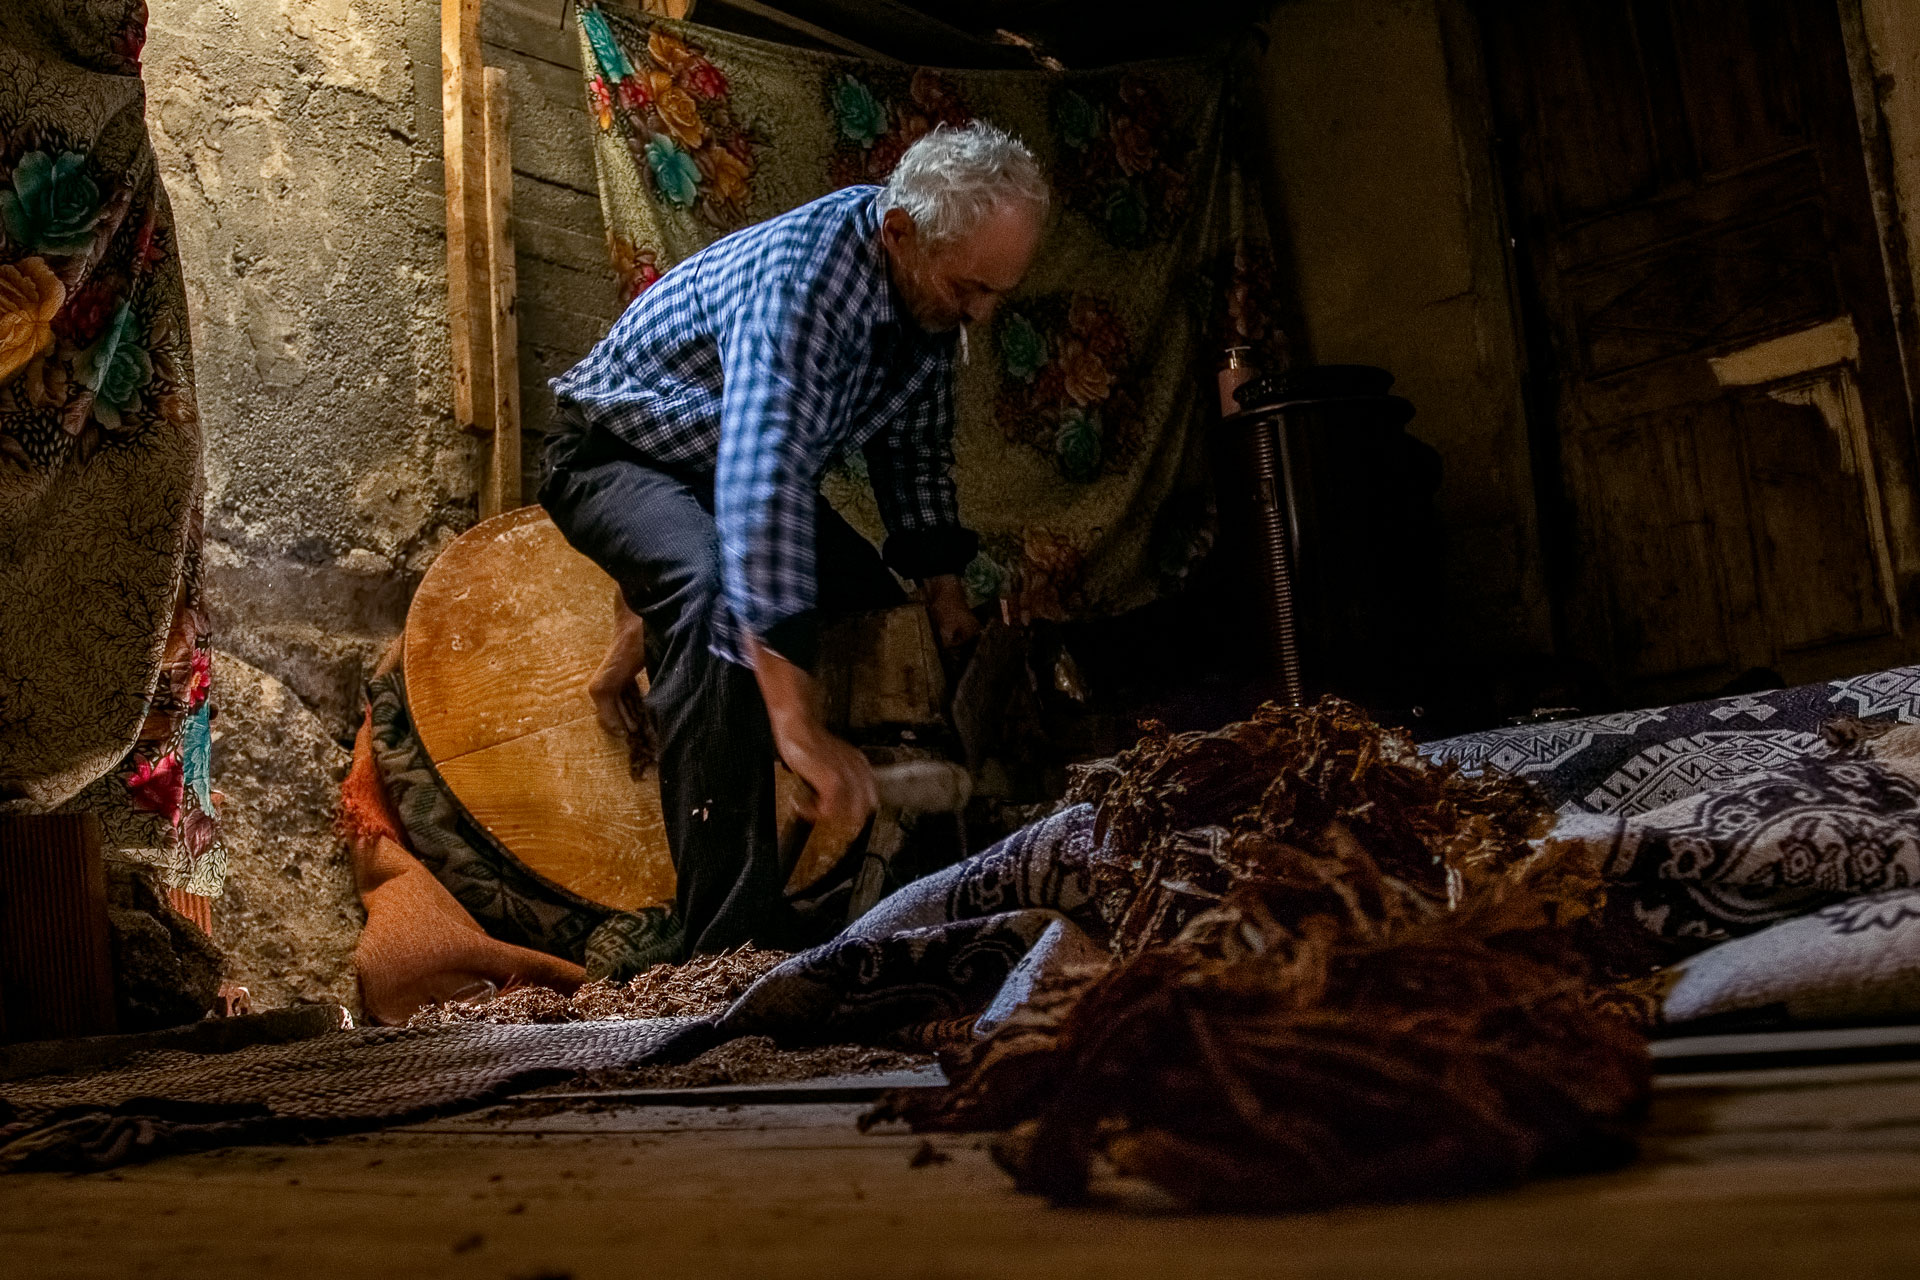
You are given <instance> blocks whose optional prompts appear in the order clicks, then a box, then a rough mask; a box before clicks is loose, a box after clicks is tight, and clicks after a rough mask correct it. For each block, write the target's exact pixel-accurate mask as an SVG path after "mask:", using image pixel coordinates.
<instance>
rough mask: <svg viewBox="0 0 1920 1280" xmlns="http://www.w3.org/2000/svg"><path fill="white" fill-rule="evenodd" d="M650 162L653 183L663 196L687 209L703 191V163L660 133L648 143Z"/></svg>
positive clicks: (648, 159) (648, 158)
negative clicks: (701, 168) (698, 163)
mask: <svg viewBox="0 0 1920 1280" xmlns="http://www.w3.org/2000/svg"><path fill="white" fill-rule="evenodd" d="M647 164H648V165H649V166H650V167H651V168H652V169H653V182H654V185H655V186H657V187H659V188H660V194H661V196H662V197H664V198H665V199H667V200H669V201H671V202H672V203H674V204H677V205H679V206H680V207H681V208H683V209H684V208H687V207H689V206H690V205H692V204H693V201H694V197H696V196H698V195H699V194H700V166H699V165H697V164H695V163H694V162H693V157H692V156H690V155H688V154H687V153H686V152H684V151H682V150H681V149H680V148H678V147H676V146H674V145H673V140H672V139H671V138H669V137H667V135H666V134H664V133H659V134H655V135H654V137H653V141H651V142H649V143H647Z"/></svg>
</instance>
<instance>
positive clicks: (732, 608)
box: [540, 123, 1048, 952]
mask: <svg viewBox="0 0 1920 1280" xmlns="http://www.w3.org/2000/svg"><path fill="white" fill-rule="evenodd" d="M1047 199H1048V196H1047V189H1046V185H1045V183H1044V181H1043V179H1042V177H1041V175H1040V172H1039V169H1038V167H1037V166H1036V165H1035V163H1034V161H1033V157H1032V156H1031V155H1030V154H1028V152H1027V150H1026V148H1025V147H1023V146H1022V145H1021V144H1020V143H1019V142H1017V141H1015V140H1014V139H1013V138H1012V137H1010V136H1009V135H1007V134H1006V133H1004V132H1002V131H1001V130H999V129H996V128H994V127H992V126H990V125H987V124H983V123H976V124H972V125H969V126H967V127H965V128H960V129H953V128H946V127H942V128H939V129H936V130H935V131H934V132H933V133H931V134H928V135H927V136H926V137H924V138H922V139H920V140H919V141H918V142H916V143H915V144H914V145H913V146H912V147H910V148H908V150H907V152H906V154H905V155H904V156H902V157H901V159H900V163H899V165H898V166H897V167H896V168H895V170H894V172H893V175H892V177H891V178H890V179H889V181H888V183H887V185H886V186H885V187H884V188H875V187H849V188H846V189H844V190H841V191H836V192H834V193H833V194H832V195H828V196H825V197H822V198H821V199H819V200H816V201H814V202H813V203H811V204H808V205H804V206H802V207H801V208H798V209H795V210H793V211H792V212H791V213H787V214H783V215H781V216H780V217H777V218H773V219H770V220H769V221H766V222H763V223H760V224H758V225H756V226H752V227H748V228H747V229H745V230H743V231H739V232H736V233H735V234H733V235H731V236H728V237H727V238H726V239H724V240H721V241H719V242H717V243H716V244H713V245H711V246H710V247H708V248H707V249H704V250H702V251H701V252H700V253H697V254H695V255H694V256H693V257H691V258H688V259H687V260H686V261H685V262H682V263H680V264H679V265H678V266H676V267H674V268H673V270H671V271H669V272H667V274H666V275H665V276H663V277H662V278H661V279H660V280H659V281H658V282H657V283H655V284H654V285H653V287H652V288H650V289H649V290H647V291H646V292H645V293H643V294H641V295H640V297H638V298H637V299H635V300H634V302H633V304H632V305H631V306H629V307H628V308H627V310H626V313H625V314H624V315H622V316H621V317H620V320H619V321H618V322H617V323H616V324H615V325H614V327H613V331H612V332H611V333H610V334H608V335H607V337H606V339H605V340H603V341H602V342H601V343H600V344H599V345H598V346H597V347H595V348H594V349H593V351H592V353H591V354H589V355H588V356H587V358H586V359H585V360H583V361H582V362H581V363H580V364H579V365H578V366H576V367H575V368H573V369H572V370H570V371H569V372H568V373H567V374H565V375H564V376H562V377H560V378H556V379H554V381H553V389H554V396H555V401H556V416H557V419H558V421H557V423H556V428H555V434H554V437H553V439H552V442H551V443H550V445H549V446H548V455H547V459H548V469H549V470H548V478H547V481H546V483H545V484H544V485H543V486H542V488H541V492H540V501H541V503H542V505H544V506H545V507H546V509H547V510H548V511H549V512H550V513H551V514H552V516H553V519H554V522H555V524H557V525H558V526H559V527H560V530H561V531H562V532H563V533H564V534H565V535H566V537H567V540H568V541H569V542H571V543H572V544H573V545H574V546H575V547H576V548H578V549H579V550H580V551H581V552H582V553H584V554H585V555H587V556H588V557H590V558H591V559H593V560H594V562H595V563H597V564H599V565H600V566H601V567H602V568H604V569H606V571H607V572H608V573H609V574H610V575H612V577H613V579H614V581H615V582H617V583H618V584H619V586H620V591H621V594H622V596H623V597H624V600H625V602H626V604H627V606H628V607H629V608H630V609H631V611H632V613H631V614H629V615H628V617H629V619H632V618H633V615H637V619H634V620H631V621H625V622H623V624H622V626H621V628H620V633H619V635H617V636H616V638H615V641H614V645H613V649H612V651H611V652H610V653H609V654H608V656H607V661H606V663H605V665H604V666H603V667H602V669H601V671H600V673H599V674H598V676H596V678H595V680H594V687H593V694H594V697H595V701H596V703H597V704H598V705H599V707H600V710H601V719H602V721H603V723H607V724H608V726H609V727H610V728H613V727H625V728H626V729H628V730H634V729H638V728H639V727H640V726H639V724H638V723H637V722H636V721H635V720H634V718H633V711H632V710H631V709H630V707H629V706H628V705H627V703H628V702H630V699H625V698H623V693H624V692H625V691H628V690H631V689H632V687H633V678H634V676H636V675H637V674H638V672H639V671H640V669H641V665H642V663H643V662H644V664H645V667H646V669H647V671H648V673H649V677H650V692H649V694H648V698H647V706H648V711H649V712H650V714H651V718H652V721H653V726H654V728H655V730H656V732H657V735H658V748H659V762H660V793H661V803H662V807H663V810H664V813H665V818H666V826H667V840H668V844H669V846H670V848H671V850H672V854H673V864H674V870H675V873H676V875H677V877H678V880H679V892H678V901H677V904H676V913H677V915H678V918H679V922H680V924H681V926H682V927H683V928H684V930H685V949H686V950H688V951H693V952H702V951H715V950H720V949H722V948H726V947H731V946H736V945H738V944H740V943H742V942H746V941H749V940H754V939H761V940H769V939H771V940H774V941H778V939H779V934H780V917H781V902H782V900H781V891H782V887H783V886H782V876H781V868H780V864H779V854H778V849H777V847H776V840H775V834H774V809H773V768H772V765H773V757H774V755H775V753H776V752H777V753H778V754H779V757H780V759H781V760H783V761H785V762H786V765H787V767H788V768H790V769H791V770H793V772H794V773H796V774H798V775H799V776H800V777H801V778H802V779H804V780H805V781H806V782H807V783H809V784H810V785H811V787H812V789H813V792H814V796H815V799H814V801H813V810H814V811H813V813H812V814H811V815H810V816H812V817H814V818H816V820H819V821H822V822H832V823H834V824H835V825H836V826H838V825H843V824H844V825H845V826H848V827H852V826H857V825H858V823H859V822H860V821H862V820H863V819H864V818H865V817H866V815H867V814H868V813H870V812H871V811H872V810H873V807H874V802H875V796H874V780H873V771H872V769H871V768H870V767H869V765H868V763H867V760H866V758H865V757H864V756H863V755H861V753H860V752H859V751H858V750H857V749H856V748H855V747H853V746H852V745H851V744H850V743H848V742H846V741H844V740H842V739H840V738H838V737H836V736H835V735H834V734H832V733H831V732H829V731H828V730H827V729H826V727H825V726H824V725H822V723H821V722H820V719H819V712H818V701H817V699H816V698H815V696H814V690H813V681H812V677H811V675H810V674H809V672H810V669H811V668H812V666H813V664H814V658H815V650H816V647H817V645H818V631H819V618H820V616H821V615H822V614H823V613H831V612H836V611H844V610H850V609H856V608H862V607H868V608H870V607H876V606H878V605H884V604H886V603H888V602H889V597H891V600H893V601H897V600H898V599H900V595H899V587H898V584H897V583H896V582H895V581H894V580H893V578H892V576H891V575H890V574H888V573H887V572H886V570H885V568H884V567H883V565H882V560H881V557H880V556H877V555H876V554H875V552H874V549H873V547H872V546H871V545H869V544H868V543H867V542H866V540H865V539H863V538H861V537H860V535H859V534H857V533H855V532H854V531H853V530H852V529H851V528H850V527H849V526H847V525H846V524H845V523H844V522H843V521H841V520H840V518H839V517H838V516H837V515H835V514H834V513H833V511H832V510H831V509H830V508H829V507H828V506H827V504H826V502H825V500H824V499H823V498H822V497H821V496H820V491H819V486H820V479H821V476H822V473H823V472H824V471H825V470H826V468H827V467H828V466H829V465H830V464H831V463H832V462H833V461H834V460H835V459H837V458H838V457H840V456H841V455H842V454H843V453H845V452H846V451H847V450H849V449H852V448H861V449H863V451H864V453H865V455H866V459H867V468H868V473H869V475H870V476H871V477H872V480H873V488H874V496H875V498H876V499H877V500H878V502H879V505H880V512H881V515H882V517H883V519H884V520H885V522H886V525H887V529H888V537H887V540H886V545H885V548H884V562H885V565H887V566H891V567H892V569H893V570H895V571H896V572H898V573H899V574H900V575H901V576H903V577H906V578H910V579H915V580H918V581H919V582H920V583H921V584H923V588H924V591H923V594H924V597H925V600H926V602H927V608H928V610H929V612H930V614H931V616H932V620H933V623H934V628H935V631H936V633H937V634H938V636H939V638H940V641H941V643H942V644H943V645H948V646H951V645H955V644H959V643H962V642H964V641H966V640H967V639H969V638H971V637H972V635H973V634H974V632H975V630H976V629H977V624H976V622H975V620H974V618H973V615H972V614H971V613H970V612H969V611H968V609H967V601H966V593H965V591H964V590H963V588H962V587H961V585H960V580H959V576H958V575H959V572H960V571H961V569H963V568H964V567H965V565H966V564H967V562H968V561H969V560H971V559H972V557H973V554H974V551H975V548H976V544H977V539H976V538H975V537H974V535H973V534H972V533H971V532H969V531H968V530H966V529H965V528H963V527H962V526H961V524H960V520H959V511H958V507H957V504H956V502H955V497H954V490H953V481H952V479H951V477H950V476H949V475H948V470H949V468H950V466H951V464H952V458H953V455H952V445H951V437H952V432H953V421H954V409H953V360H954V352H955V347H956V345H958V344H963V343H964V341H965V332H964V329H965V326H967V325H969V324H977V323H979V322H981V321H984V320H985V319H987V318H988V317H989V316H990V315H991V314H992V313H993V309H994V307H995V305H996V304H997V303H998V302H999V301H1000V299H1002V298H1003V297H1005V296H1006V295H1007V294H1008V293H1009V292H1010V291H1012V290H1013V289H1014V287H1015V286H1017V285H1018V284H1019V283H1020V280H1021V278H1022V277H1023V276H1024V275H1025V274H1026V271H1027V267H1028V264H1029V263H1030V262H1031V261H1032V259H1033V254H1034V250H1035V248H1036V247H1037V246H1038V244H1039V240H1040V234H1041V226H1042V223H1043V221H1044V218H1045V213H1046V206H1047ZM642 637H644V641H643V640H642ZM643 645H644V652H643Z"/></svg>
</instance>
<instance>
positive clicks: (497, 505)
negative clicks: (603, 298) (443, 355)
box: [480, 67, 520, 519]
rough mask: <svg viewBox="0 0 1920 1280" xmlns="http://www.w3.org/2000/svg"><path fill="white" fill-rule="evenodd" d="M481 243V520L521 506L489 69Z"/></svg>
mask: <svg viewBox="0 0 1920 1280" xmlns="http://www.w3.org/2000/svg"><path fill="white" fill-rule="evenodd" d="M485 97H486V101H485V104H484V108H485V110H484V117H485V121H486V155H487V170H486V195H487V201H486V209H487V223H486V241H487V285H488V289H487V297H488V308H489V330H490V332H491V334H492V339H493V362H492V371H493V442H492V448H491V449H490V450H489V451H488V457H487V477H486V483H485V484H483V485H482V486H481V491H480V515H481V518H483V519H484V518H486V517H487V516H493V515H499V514H500V513H501V512H502V511H512V510H514V509H515V508H517V507H519V506H520V323H519V320H518V319H517V318H516V316H515V314H514V313H515V307H516V306H517V303H518V298H519V280H518V272H517V269H516V266H515V262H514V252H513V148H512V146H511V144H510V143H509V142H508V138H507V120H508V106H509V103H510V99H509V95H508V90H507V73H506V71H504V70H503V69H501V68H500V67H488V68H486V74H485Z"/></svg>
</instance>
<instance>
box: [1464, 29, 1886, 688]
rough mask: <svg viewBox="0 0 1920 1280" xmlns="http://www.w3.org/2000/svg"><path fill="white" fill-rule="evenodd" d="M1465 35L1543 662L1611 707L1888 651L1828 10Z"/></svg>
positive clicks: (1866, 328)
mask: <svg viewBox="0 0 1920 1280" xmlns="http://www.w3.org/2000/svg"><path fill="white" fill-rule="evenodd" d="M1481 15H1482V19H1483V29H1484V32H1485V36H1486V50H1487V64H1488V68H1489V74H1490V76H1491V79H1492V87H1493V101H1494V104H1495V118H1496V127H1497V129H1498V132H1499V141H1500V147H1499V154H1500V157H1501V165H1502V169H1503V176H1504V179H1505V182H1506V186H1507V189H1508V199H1509V214H1510V224H1511V228H1512V233H1513V237H1514V246H1515V257H1516V274H1517V275H1518V277H1519V280H1520V284H1521V289H1520V292H1521V295H1522V309H1523V319H1524V320H1525V322H1526V327H1527V331H1528V333H1529V358H1530V361H1531V364H1532V366H1533V367H1532V371H1531V389H1532V401H1533V403H1532V405H1531V410H1532V413H1533V417H1534V420H1535V450H1536V455H1537V464H1538V465H1537V473H1538V478H1539V480H1540V482H1541V485H1542V489H1543V503H1542V512H1543V516H1544V517H1545V519H1544V520H1543V523H1544V524H1545V525H1546V527H1547V528H1548V530H1549V536H1550V538H1555V537H1556V533H1557V540H1556V542H1555V544H1554V549H1555V550H1557V552H1558V554H1557V555H1555V556H1553V557H1551V558H1552V559H1553V561H1554V562H1555V563H1556V573H1555V577H1556V579H1557V583H1556V585H1557V591H1558V600H1557V604H1558V605H1559V608H1558V611H1557V612H1558V617H1559V622H1560V630H1561V638H1562V643H1563V646H1564V648H1565V649H1566V650H1567V651H1568V652H1570V653H1571V654H1573V655H1575V656H1577V657H1580V658H1583V659H1586V660H1588V661H1591V662H1593V663H1594V664H1596V665H1597V666H1598V667H1599V668H1600V669H1601V670H1602V671H1604V672H1605V673H1606V674H1607V675H1608V677H1609V678H1610V680H1611V682H1612V684H1613V686H1614V688H1615V691H1616V693H1617V694H1619V695H1621V696H1636V695H1639V696H1647V695H1657V696H1680V695H1683V694H1688V693H1699V692H1704V691H1706V690H1709V689H1711V688H1713V687H1714V686H1716V685H1718V684H1720V683H1722V682H1724V681H1725V680H1727V679H1728V678H1730V677H1731V676H1733V675H1735V674H1737V673H1739V672H1741V671H1744V670H1746V669H1749V668H1752V667H1761V666H1765V667H1771V668H1773V669H1775V670H1777V671H1779V672H1780V673H1781V674H1782V675H1783V676H1784V677H1785V678H1787V679H1788V680H1790V681H1799V680H1812V679H1819V678H1823V677H1826V676H1829V675H1838V674H1844V673H1852V672H1855V671H1859V670H1863V669H1866V668H1869V667H1872V666H1875V665H1887V664H1891V663H1894V662H1897V661H1899V660H1901V659H1902V658H1903V657H1906V656H1909V655H1911V654H1912V653H1913V652H1914V651H1915V646H1914V643H1913V640H1914V637H1913V636H1912V634H1911V628H1910V627H1908V628H1907V629H1906V632H1905V633H1904V634H1903V626H1904V625H1905V624H1906V623H1908V622H1909V621H1910V620H1911V619H1910V617H1909V613H1910V610H1911V605H1910V604H1909V603H1908V601H1909V599H1910V598H1911V597H1910V593H1909V591H1908V588H1909V587H1910V586H1911V585H1912V583H1913V582H1914V581H1915V572H1916V569H1920V556H1916V537H1915V531H1914V528H1913V524H1914V520H1913V514H1912V510H1911V505H1912V504H1911V497H1910V495H1911V493H1912V490H1913V484H1912V480H1913V454H1912V441H1911V424H1910V415H1909V406H1908V401H1907V399H1906V395H1905V389H1904V383H1903V379H1902V375H1901V370H1900V365H1899V355H1898V351H1897V348H1896V345H1895V338H1894V332H1893V325H1892V320H1891V315H1890V308H1889V303H1888V290H1887V282H1886V276H1885V268H1884V264H1883V262H1882V258H1881V252H1880V248H1879V241H1878V237H1877V235H1876V231H1875V225H1874V220H1873V214H1872V208H1871V205H1870V203H1869V198H1868V191H1867V180H1866V172H1865V166H1864V164H1863V161H1862V156H1861V146H1860V136H1859V131H1858V126H1857V124H1856V121H1855V117H1854V107H1853V99H1852V94H1851V89H1850V86H1849V80H1848V74H1847V65H1846V58H1845V51H1844V48H1843V45H1842V41H1841V33H1840V27H1839V19H1838V15H1837V13H1836V11H1835V7H1834V0H1488V3H1485V4H1484V5H1482V6H1481Z"/></svg>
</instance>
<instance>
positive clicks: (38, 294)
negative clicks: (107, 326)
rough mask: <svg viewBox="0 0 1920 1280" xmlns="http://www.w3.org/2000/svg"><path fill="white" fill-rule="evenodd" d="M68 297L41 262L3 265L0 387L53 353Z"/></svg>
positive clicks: (0, 270) (28, 260)
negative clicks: (57, 322)
mask: <svg viewBox="0 0 1920 1280" xmlns="http://www.w3.org/2000/svg"><path fill="white" fill-rule="evenodd" d="M66 293H67V291H66V288H65V287H64V286H63V285H62V284H61V283H60V277H58V276H56V275H55V274H54V273H53V269H52V268H50V267H49V266H47V264H46V263H45V262H44V261H42V260H41V259H39V258H26V259H24V260H22V261H20V262H9V263H0V383H5V382H7V381H8V380H9V379H11V378H12V377H13V376H14V375H15V374H18V373H19V372H20V371H21V370H23V369H25V368H26V367H27V366H28V365H29V364H31V363H32V362H33V361H36V360H38V359H40V357H42V356H44V355H46V354H47V352H49V351H51V350H53V335H54V318H55V317H56V316H57V315H58V314H59V312H60V306H61V304H62V303H63V302H64V301H65V300H66Z"/></svg>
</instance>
